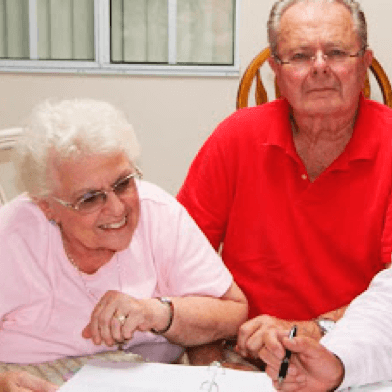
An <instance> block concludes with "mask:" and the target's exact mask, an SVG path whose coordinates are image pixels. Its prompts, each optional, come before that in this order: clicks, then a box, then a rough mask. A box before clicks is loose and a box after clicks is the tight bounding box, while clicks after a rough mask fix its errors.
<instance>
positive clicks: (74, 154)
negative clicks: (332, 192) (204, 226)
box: [0, 100, 247, 391]
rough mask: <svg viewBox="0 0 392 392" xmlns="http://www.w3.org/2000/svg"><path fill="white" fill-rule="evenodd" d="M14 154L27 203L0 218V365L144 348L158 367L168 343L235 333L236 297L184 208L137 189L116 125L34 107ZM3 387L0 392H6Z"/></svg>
mask: <svg viewBox="0 0 392 392" xmlns="http://www.w3.org/2000/svg"><path fill="white" fill-rule="evenodd" d="M17 151H18V153H19V155H20V159H19V161H20V163H21V169H20V173H21V175H22V180H24V183H25V185H26V187H27V189H28V193H27V194H23V195H20V196H18V197H17V198H15V199H14V200H13V201H11V202H10V203H8V204H6V205H5V206H4V207H1V209H0V249H1V257H0V270H1V271H2V274H1V275H0V319H1V320H2V324H1V329H0V361H1V362H7V363H18V364H26V363H38V362H44V361H52V360H55V359H57V358H61V357H67V356H80V355H86V354H91V353H96V352H101V351H105V350H116V349H117V344H118V343H121V345H122V348H123V349H124V350H130V351H132V348H133V347H138V346H140V345H141V344H144V343H149V342H150V343H151V342H155V343H162V344H164V345H165V344H166V345H167V347H168V348H167V350H166V352H165V353H164V354H163V355H162V358H161V359H162V361H171V360H173V359H174V358H173V350H172V349H170V348H172V347H173V346H172V345H170V343H169V342H171V343H172V344H175V345H185V346H187V345H196V344H201V343H206V342H210V341H213V340H217V339H221V338H225V337H229V336H233V335H235V334H236V333H237V329H238V327H239V326H240V324H241V323H242V322H243V321H245V319H246V317H247V302H246V299H245V297H244V295H243V293H242V292H241V290H240V289H239V288H238V287H237V285H236V284H235V283H234V282H233V278H232V276H231V274H230V273H229V272H228V270H227V269H226V268H225V267H224V265H223V264H222V262H221V260H220V258H219V257H218V256H217V254H216V252H215V251H214V250H213V248H212V247H211V246H210V244H209V243H208V241H207V240H206V239H205V237H204V235H203V234H202V233H201V231H200V230H199V229H198V227H197V226H196V224H195V223H194V222H193V221H192V219H191V218H190V217H189V216H188V214H187V213H186V211H185V210H184V208H183V207H182V206H180V205H179V204H178V203H177V202H176V201H175V199H174V198H172V197H171V196H169V195H168V194H167V193H165V192H164V191H163V190H161V189H160V188H158V187H157V186H154V185H152V184H150V183H147V182H144V181H140V180H139V179H138V178H139V176H140V172H139V170H138V168H137V167H136V165H135V160H136V157H137V155H138V144H137V141H136V138H135V135H134V132H133V130H132V127H131V126H130V125H129V123H128V122H127V120H126V119H125V117H124V116H123V114H122V113H120V112H119V111H118V110H116V109H115V108H113V107H112V106H111V105H109V104H107V103H102V102H95V101H91V100H70V101H63V102H60V103H56V104H50V103H45V104H43V105H42V106H40V107H39V108H38V109H37V110H36V111H35V112H34V113H33V116H32V118H31V120H30V123H29V125H28V126H27V127H26V128H25V132H24V135H23V137H22V139H21V142H20V144H19V146H18V149H17ZM161 351H162V349H161ZM177 355H178V353H177ZM7 377H8V381H7ZM10 378H11V380H15V374H11V375H10V374H7V373H4V374H3V375H2V376H1V377H0V391H1V390H2V391H6V390H7V391H8V390H12V388H10V389H7V388H8V387H4V385H9V384H10V382H9V380H10ZM20 379H21V378H19V380H20ZM22 379H23V380H25V378H23V377H22ZM35 381H36V380H35ZM22 383H23V382H22ZM26 383H27V384H28V383H29V381H26ZM11 384H12V382H11ZM1 386H3V389H1Z"/></svg>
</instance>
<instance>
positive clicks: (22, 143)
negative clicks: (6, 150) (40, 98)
mask: <svg viewBox="0 0 392 392" xmlns="http://www.w3.org/2000/svg"><path fill="white" fill-rule="evenodd" d="M15 150H16V154H17V163H18V165H19V167H18V172H19V174H20V179H21V180H22V182H23V184H24V186H25V188H26V190H27V191H28V192H29V194H30V195H31V196H34V197H44V196H47V195H49V194H50V193H51V192H52V191H53V190H54V187H55V180H54V175H53V169H54V167H55V166H56V165H57V164H59V163H60V162H61V161H63V160H69V159H76V158H80V157H88V156H89V155H100V154H102V155H104V154H111V153H116V152H119V153H125V155H126V156H127V157H128V158H129V160H130V162H131V163H132V164H135V161H136V159H137V158H138V156H139V152H140V149H139V144H138V142H137V139H136V135H135V132H134V130H133V128H132V125H131V124H129V122H128V121H127V119H126V117H125V115H124V114H123V113H122V112H121V111H119V110H118V109H116V108H115V107H113V106H112V105H111V104H109V103H106V102H101V101H94V100H91V99H74V100H64V101H61V102H56V103H54V102H50V101H46V102H44V103H42V104H40V105H38V106H37V107H36V108H35V109H34V110H33V113H32V115H31V117H30V119H29V121H28V123H27V124H26V126H25V127H24V129H23V134H22V136H21V138H20V140H19V141H18V143H17V146H16V149H15Z"/></svg>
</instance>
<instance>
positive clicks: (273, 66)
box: [268, 57, 278, 75]
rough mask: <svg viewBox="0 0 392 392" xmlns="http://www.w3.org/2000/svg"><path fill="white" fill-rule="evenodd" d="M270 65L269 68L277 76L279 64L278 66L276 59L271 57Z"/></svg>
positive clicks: (269, 59)
mask: <svg viewBox="0 0 392 392" xmlns="http://www.w3.org/2000/svg"><path fill="white" fill-rule="evenodd" d="M268 64H269V66H270V67H271V69H272V70H273V71H274V73H275V75H276V74H277V72H278V64H277V62H276V61H275V59H274V58H273V57H269V58H268Z"/></svg>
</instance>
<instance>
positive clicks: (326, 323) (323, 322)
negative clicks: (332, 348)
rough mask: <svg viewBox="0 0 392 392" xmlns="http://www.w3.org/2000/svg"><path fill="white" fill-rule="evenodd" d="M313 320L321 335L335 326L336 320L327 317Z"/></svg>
mask: <svg viewBox="0 0 392 392" xmlns="http://www.w3.org/2000/svg"><path fill="white" fill-rule="evenodd" d="M314 322H315V323H316V324H317V326H318V327H319V328H320V331H321V335H322V336H324V335H325V334H327V333H328V332H330V331H332V330H333V329H334V328H335V325H336V321H334V320H331V319H327V318H318V319H315V320H314Z"/></svg>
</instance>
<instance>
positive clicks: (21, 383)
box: [0, 372, 58, 392]
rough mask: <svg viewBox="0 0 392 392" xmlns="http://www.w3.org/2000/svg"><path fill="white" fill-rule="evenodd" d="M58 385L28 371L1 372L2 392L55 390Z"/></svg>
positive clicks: (46, 391) (47, 391)
mask: <svg viewBox="0 0 392 392" xmlns="http://www.w3.org/2000/svg"><path fill="white" fill-rule="evenodd" d="M57 389H58V386H57V385H54V384H51V383H50V382H48V381H45V380H43V379H42V378H38V377H36V376H33V375H32V374H30V373H27V372H5V373H1V374H0V392H55V391H57Z"/></svg>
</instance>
